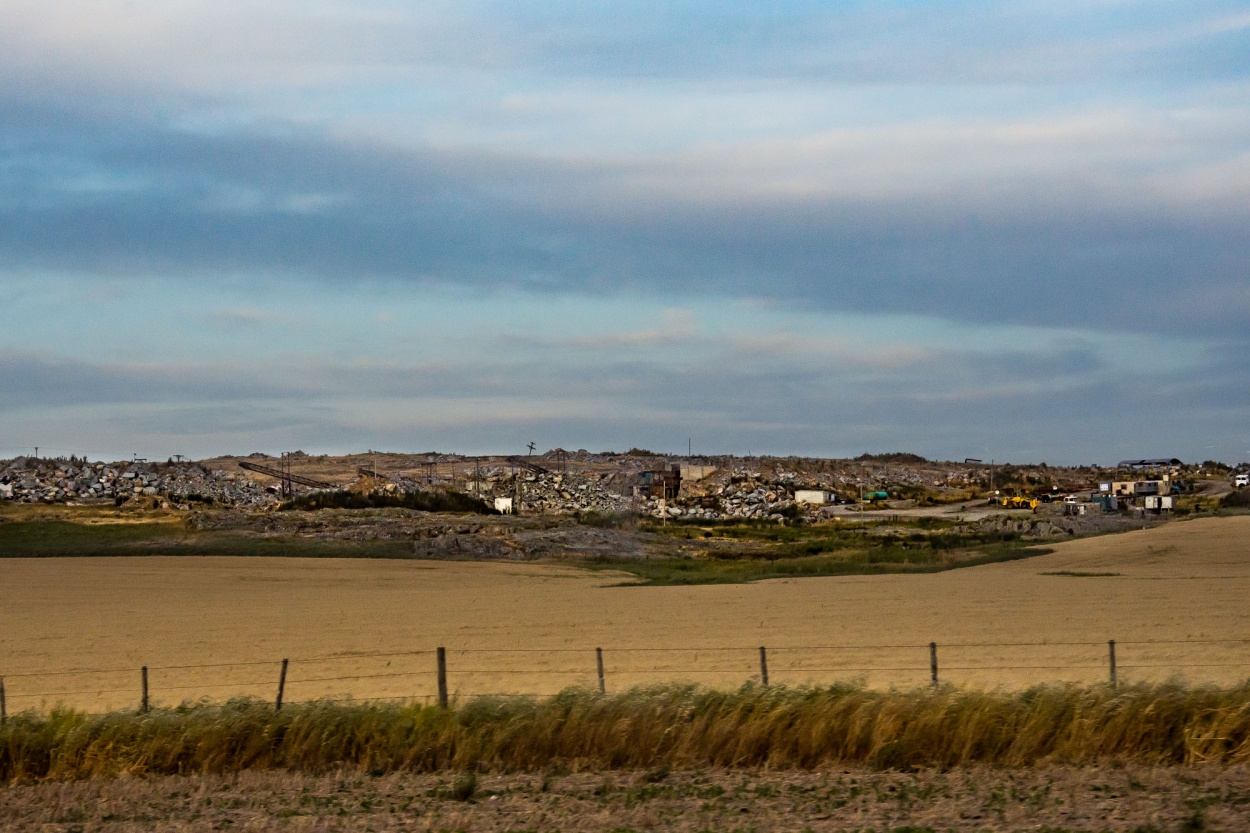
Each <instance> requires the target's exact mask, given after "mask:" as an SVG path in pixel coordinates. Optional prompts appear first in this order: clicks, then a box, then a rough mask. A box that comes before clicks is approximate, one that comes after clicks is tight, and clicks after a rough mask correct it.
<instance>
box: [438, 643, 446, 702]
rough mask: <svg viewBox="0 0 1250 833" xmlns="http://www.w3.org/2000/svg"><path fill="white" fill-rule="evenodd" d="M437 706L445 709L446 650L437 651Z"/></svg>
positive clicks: (440, 648)
mask: <svg viewBox="0 0 1250 833" xmlns="http://www.w3.org/2000/svg"><path fill="white" fill-rule="evenodd" d="M438 704H439V705H440V706H442V707H444V708H446V707H447V649H446V648H443V647H442V646H440V647H439V649H438Z"/></svg>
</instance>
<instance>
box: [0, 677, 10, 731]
mask: <svg viewBox="0 0 1250 833" xmlns="http://www.w3.org/2000/svg"><path fill="white" fill-rule="evenodd" d="M8 720H9V707H8V704H7V703H5V702H4V677H0V726H3V725H4V724H5V723H7V722H8Z"/></svg>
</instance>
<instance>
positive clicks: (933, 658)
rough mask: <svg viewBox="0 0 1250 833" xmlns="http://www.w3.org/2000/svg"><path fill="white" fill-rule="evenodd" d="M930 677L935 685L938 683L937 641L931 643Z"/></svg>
mask: <svg viewBox="0 0 1250 833" xmlns="http://www.w3.org/2000/svg"><path fill="white" fill-rule="evenodd" d="M929 679H930V682H932V684H933V685H935V686H936V685H937V684H938V675H937V643H936V642H930V643H929Z"/></svg>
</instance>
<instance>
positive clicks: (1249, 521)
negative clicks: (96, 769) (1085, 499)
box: [0, 516, 1250, 713]
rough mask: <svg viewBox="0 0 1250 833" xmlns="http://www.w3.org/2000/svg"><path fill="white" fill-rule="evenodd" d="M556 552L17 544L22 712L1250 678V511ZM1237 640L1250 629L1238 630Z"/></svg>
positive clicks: (7, 673)
mask: <svg viewBox="0 0 1250 833" xmlns="http://www.w3.org/2000/svg"><path fill="white" fill-rule="evenodd" d="M624 580H626V578H625V577H623V576H619V575H616V574H611V573H603V572H598V573H589V572H583V571H579V570H574V569H570V568H567V567H560V566H554V565H537V564H513V563H462V562H428V561H369V560H337V559H324V560H322V559H294V558H292V559H282V558H278V559H266V558H227V557H219V558H212V557H177V558H168V557H159V556H156V557H142V558H96V559H74V558H59V559H0V677H3V678H4V682H5V685H6V691H7V706H8V710H9V712H10V713H14V712H16V711H23V710H27V709H37V710H41V711H43V710H47V709H48V708H51V707H52V706H54V705H56V704H58V703H61V704H65V705H72V706H74V707H77V708H82V709H86V710H90V711H103V710H108V709H117V708H128V707H131V706H134V705H136V704H137V702H138V698H139V696H140V695H139V691H140V683H139V668H140V666H145V665H146V666H149V667H150V672H149V676H150V691H151V698H152V702H153V704H154V705H175V704H177V703H179V702H183V701H187V700H198V699H201V698H209V699H214V700H217V699H226V698H228V697H232V696H235V695H253V696H259V697H265V698H272V697H273V696H274V694H275V691H276V687H277V680H278V674H279V667H280V661H281V660H282V659H283V658H289V659H290V668H289V672H288V679H287V686H286V698H287V699H288V701H299V700H310V699H316V698H326V697H333V698H355V699H369V698H407V697H430V696H431V695H433V693H434V691H435V685H436V683H435V675H434V668H435V658H434V654H433V650H434V648H435V647H436V646H446V648H447V662H448V682H449V687H450V689H451V692H452V694H453V696H460V697H469V696H472V695H476V694H483V693H503V694H507V693H528V694H547V693H552V692H555V691H558V690H560V689H562V688H564V687H566V686H570V685H585V686H593V685H597V679H596V666H595V654H594V649H595V648H596V647H602V648H603V658H604V671H605V685H606V687H607V689H608V690H609V691H619V690H622V689H625V688H628V687H631V686H634V685H637V684H641V683H648V682H658V681H676V680H687V681H693V682H697V683H701V684H705V685H712V686H725V687H735V686H737V685H740V684H741V683H743V682H745V681H747V680H749V679H756V680H758V679H759V676H760V673H761V669H760V663H759V651H758V646H767V648H768V664H769V673H770V680H771V682H773V683H786V684H801V683H805V682H812V683H827V682H832V681H835V680H862V681H863V682H865V683H867V684H868V685H869V686H874V687H879V686H900V687H913V686H917V685H924V684H926V683H927V682H928V681H929V675H930V668H929V647H928V645H929V643H930V642H936V643H937V644H938V652H939V664H940V676H941V679H942V681H943V682H949V683H954V684H956V685H964V686H971V687H981V688H993V687H998V686H1004V687H1020V686H1025V685H1029V684H1032V683H1037V682H1045V681H1054V680H1069V681H1080V682H1097V681H1103V680H1106V679H1107V677H1108V646H1107V640H1110V639H1114V640H1116V642H1117V648H1116V651H1117V662H1118V669H1117V673H1118V675H1119V679H1120V680H1121V681H1122V682H1135V681H1140V680H1160V679H1170V678H1181V679H1184V680H1187V681H1190V682H1215V683H1223V684H1227V683H1232V682H1237V681H1241V680H1244V679H1245V678H1246V677H1248V676H1250V642H1247V641H1246V640H1250V605H1247V604H1246V599H1247V598H1250V517H1245V516H1238V517H1221V518H1207V519H1201V520H1191V521H1180V522H1173V523H1171V524H1166V525H1163V526H1160V527H1157V528H1154V529H1150V530H1143V531H1140V532H1131V533H1126V534H1122V535H1117V536H1109V537H1102V538H1091V539H1084V540H1078V541H1071V542H1065V543H1062V544H1059V545H1057V546H1056V547H1055V551H1054V552H1053V553H1052V554H1049V555H1044V556H1039V557H1036V558H1030V559H1026V560H1022V561H1016V562H1011V563H1003V564H994V565H987V566H982V567H975V568H969V569H963V570H955V571H951V572H947V573H939V574H931V575H886V576H852V577H839V578H808V579H796V580H779V581H767V582H761V583H758V584H752V585H711V586H695V587H630V586H622V585H621V582H622V581H624ZM1238 640H1241V641H1240V642H1239V641H1238Z"/></svg>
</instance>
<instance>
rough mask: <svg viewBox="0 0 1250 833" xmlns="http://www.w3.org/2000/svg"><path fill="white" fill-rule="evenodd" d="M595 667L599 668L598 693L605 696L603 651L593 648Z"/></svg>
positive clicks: (606, 691)
mask: <svg viewBox="0 0 1250 833" xmlns="http://www.w3.org/2000/svg"><path fill="white" fill-rule="evenodd" d="M595 665H597V666H599V693H600V694H607V693H608V689H607V686H606V685H604V682H603V649H602V648H595Z"/></svg>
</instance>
